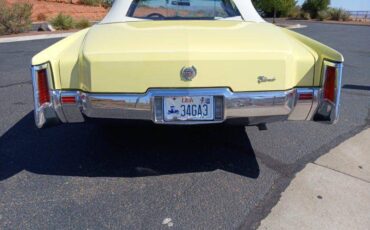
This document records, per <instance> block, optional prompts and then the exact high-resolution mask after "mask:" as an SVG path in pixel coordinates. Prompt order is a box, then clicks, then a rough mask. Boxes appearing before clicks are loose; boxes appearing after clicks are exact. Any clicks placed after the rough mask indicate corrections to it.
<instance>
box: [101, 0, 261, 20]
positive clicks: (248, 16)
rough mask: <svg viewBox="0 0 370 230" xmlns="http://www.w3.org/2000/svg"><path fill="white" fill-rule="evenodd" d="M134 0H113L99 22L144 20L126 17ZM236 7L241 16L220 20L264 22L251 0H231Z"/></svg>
mask: <svg viewBox="0 0 370 230" xmlns="http://www.w3.org/2000/svg"><path fill="white" fill-rule="evenodd" d="M132 1H134V0H115V1H114V3H113V6H112V8H111V10H110V11H109V13H108V14H107V16H105V18H104V19H103V20H102V21H101V22H100V23H101V24H105V23H114V22H127V21H146V20H147V19H139V18H132V17H127V16H126V15H127V12H128V10H129V7H130V5H131V3H132ZM233 1H234V3H235V5H236V7H237V8H238V10H239V12H240V14H241V16H242V18H241V17H233V18H226V19H222V20H240V21H242V20H244V21H252V22H265V21H264V20H263V19H262V18H261V16H260V15H259V14H258V12H257V11H256V9H255V8H254V6H253V4H252V2H251V0H233Z"/></svg>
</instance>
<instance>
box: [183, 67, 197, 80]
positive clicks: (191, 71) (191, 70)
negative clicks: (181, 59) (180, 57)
mask: <svg viewBox="0 0 370 230" xmlns="http://www.w3.org/2000/svg"><path fill="white" fill-rule="evenodd" d="M180 75H181V79H182V80H183V81H191V80H193V78H195V76H197V69H196V68H195V67H194V66H191V67H185V66H184V67H183V68H182V69H181V72H180Z"/></svg>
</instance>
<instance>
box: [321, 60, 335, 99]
mask: <svg viewBox="0 0 370 230" xmlns="http://www.w3.org/2000/svg"><path fill="white" fill-rule="evenodd" d="M336 78H337V69H336V68H335V67H332V66H327V67H326V71H325V82H324V99H325V100H327V101H330V102H332V103H335V94H336V80H337V79H336Z"/></svg>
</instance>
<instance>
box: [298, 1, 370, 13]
mask: <svg viewBox="0 0 370 230" xmlns="http://www.w3.org/2000/svg"><path fill="white" fill-rule="evenodd" d="M303 2H304V0H298V4H300V5H301V4H302V3H303ZM331 6H332V7H342V8H344V9H346V10H369V11H370V0H331Z"/></svg>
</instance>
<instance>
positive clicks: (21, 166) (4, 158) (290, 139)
mask: <svg viewBox="0 0 370 230" xmlns="http://www.w3.org/2000/svg"><path fill="white" fill-rule="evenodd" d="M297 31H298V32H300V33H303V34H306V35H308V36H310V37H312V38H315V39H317V40H319V41H321V42H324V43H325V44H328V45H329V46H332V47H333V48H335V49H337V50H339V51H340V52H342V53H343V55H344V57H345V65H344V79H343V95H342V108H341V119H340V121H339V123H338V124H337V125H335V126H327V125H322V124H317V123H311V122H279V123H274V124H270V125H268V130H267V131H258V129H257V128H255V127H247V128H246V129H244V128H241V127H222V126H205V127H204V126H201V127H162V126H154V125H143V124H138V125H135V124H131V125H93V124H77V125H63V126H58V127H53V128H50V129H45V130H38V129H36V128H35V126H34V122H33V113H32V109H33V106H32V103H33V102H32V92H31V90H32V89H31V81H30V76H29V75H30V74H29V72H30V71H29V63H30V58H31V57H32V56H33V55H34V54H35V53H37V52H38V51H40V50H42V49H44V48H46V47H47V46H49V45H51V44H53V43H54V42H56V41H57V40H56V39H52V40H39V41H28V42H17V43H6V44H0V104H1V106H0V229H25V228H26V229H29V228H31V229H45V228H52V229H66V228H68V229H108V228H109V229H111V228H112V229H122V228H125V229H167V228H172V229H236V228H240V229H250V228H251V229H254V228H256V227H257V226H258V225H259V223H260V221H261V219H263V218H264V217H265V216H266V215H267V214H268V213H269V211H270V210H271V208H272V207H273V206H274V205H275V204H276V203H277V201H278V199H279V196H280V194H281V192H282V191H283V190H284V189H285V188H286V186H287V185H288V184H289V182H290V181H291V180H292V178H293V177H294V175H295V174H296V173H297V172H298V171H299V170H301V169H302V168H303V167H304V166H305V165H306V164H307V163H308V162H311V161H314V160H315V159H317V158H318V157H319V156H321V155H322V154H324V153H326V152H327V151H328V150H329V149H331V148H332V147H334V146H336V145H338V144H339V143H341V142H343V141H344V140H346V139H347V138H349V137H351V136H353V135H355V134H356V133H358V132H360V131H361V130H363V129H364V128H365V127H366V126H367V125H369V124H370V119H369V108H370V64H369V63H370V43H369V38H370V27H366V26H343V25H328V24H320V23H309V24H308V27H307V28H303V29H299V30H297ZM272 39H273V38H272Z"/></svg>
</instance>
